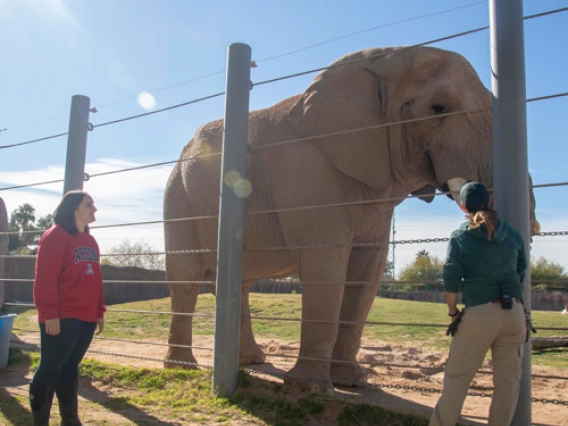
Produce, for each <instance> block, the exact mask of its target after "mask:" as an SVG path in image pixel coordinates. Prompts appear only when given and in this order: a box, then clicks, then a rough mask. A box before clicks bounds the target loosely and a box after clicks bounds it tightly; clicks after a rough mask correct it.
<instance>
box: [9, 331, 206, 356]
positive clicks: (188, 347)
mask: <svg viewBox="0 0 568 426" xmlns="http://www.w3.org/2000/svg"><path fill="white" fill-rule="evenodd" d="M12 330H15V331H24V332H27V333H41V331H40V330H29V329H26V328H12ZM30 337H32V338H36V339H37V338H39V336H30ZM93 338H95V339H98V340H110V341H116V342H127V343H134V344H140V345H149V346H168V347H171V348H181V349H201V350H207V351H212V350H213V348H208V347H203V346H188V345H175V344H173V343H160V342H150V341H146V340H136V339H120V338H118V337H103V336H93Z"/></svg>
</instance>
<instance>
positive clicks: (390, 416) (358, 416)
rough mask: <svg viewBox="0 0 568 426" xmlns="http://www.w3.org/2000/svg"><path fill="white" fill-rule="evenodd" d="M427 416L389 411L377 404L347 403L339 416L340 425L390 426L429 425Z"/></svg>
mask: <svg viewBox="0 0 568 426" xmlns="http://www.w3.org/2000/svg"><path fill="white" fill-rule="evenodd" d="M428 421H429V419H428V418H426V416H413V415H410V414H404V413H397V412H394V411H388V410H385V409H384V408H381V407H379V406H376V405H368V404H357V405H345V407H344V408H343V410H342V411H341V414H340V415H339V417H338V418H337V424H338V425H339V426H351V425H365V426H367V425H389V426H428Z"/></svg>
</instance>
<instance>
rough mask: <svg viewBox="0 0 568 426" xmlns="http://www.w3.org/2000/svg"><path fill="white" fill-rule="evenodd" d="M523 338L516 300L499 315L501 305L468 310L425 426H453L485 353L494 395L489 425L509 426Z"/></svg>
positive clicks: (523, 326)
mask: <svg viewBox="0 0 568 426" xmlns="http://www.w3.org/2000/svg"><path fill="white" fill-rule="evenodd" d="M525 337H526V323H525V314H524V310H523V305H522V304H521V303H519V302H517V301H516V300H515V301H514V302H513V308H512V309H511V310H504V309H501V305H500V304H499V303H486V304H484V305H479V306H474V307H472V308H467V309H466V311H465V314H464V316H463V317H462V320H461V323H460V324H459V327H458V331H457V333H456V334H455V336H454V338H453V340H452V343H451V346H450V357H449V359H448V362H447V364H446V370H445V372H444V391H443V393H442V396H441V397H440V400H439V401H438V404H436V408H435V409H434V413H433V414H432V418H431V419H430V424H429V426H455V424H456V422H457V421H458V419H459V417H460V413H461V410H462V406H463V403H464V401H465V398H466V396H467V391H468V389H469V385H470V383H471V381H472V379H473V377H474V376H475V373H476V372H477V370H478V369H479V368H480V367H481V364H482V363H483V359H484V358H485V354H486V353H487V350H488V349H489V348H491V353H492V359H493V386H494V391H493V399H492V401H491V409H490V411H489V423H488V425H490V426H509V425H510V424H511V420H512V418H513V414H514V412H515V408H516V406H517V399H518V397H519V389H520V380H521V375H522V359H523V354H524V353H523V351H524V346H523V345H524V343H525Z"/></svg>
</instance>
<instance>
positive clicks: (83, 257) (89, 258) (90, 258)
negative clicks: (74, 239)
mask: <svg viewBox="0 0 568 426" xmlns="http://www.w3.org/2000/svg"><path fill="white" fill-rule="evenodd" d="M81 262H95V263H99V256H98V255H97V252H96V251H95V250H93V249H92V248H91V247H83V246H81V247H75V264H77V263H81Z"/></svg>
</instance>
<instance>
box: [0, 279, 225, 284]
mask: <svg viewBox="0 0 568 426" xmlns="http://www.w3.org/2000/svg"><path fill="white" fill-rule="evenodd" d="M1 281H14V282H34V279H33V278H0V282H1ZM103 284H195V285H197V284H215V281H173V280H172V281H155V280H103Z"/></svg>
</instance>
